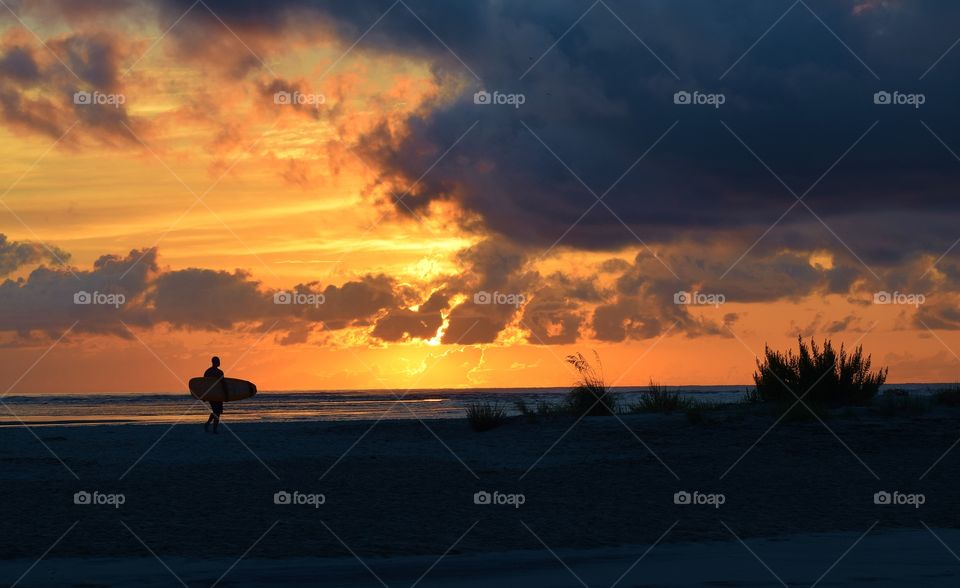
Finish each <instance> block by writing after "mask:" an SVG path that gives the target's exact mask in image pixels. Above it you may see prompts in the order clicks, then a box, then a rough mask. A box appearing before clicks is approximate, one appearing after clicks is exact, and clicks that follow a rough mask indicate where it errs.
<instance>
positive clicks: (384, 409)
mask: <svg viewBox="0 0 960 588" xmlns="http://www.w3.org/2000/svg"><path fill="white" fill-rule="evenodd" d="M945 386H947V384H888V385H885V386H884V387H883V388H887V389H889V388H903V389H906V390H908V391H909V392H910V393H911V394H918V395H924V394H929V393H930V392H932V391H933V390H935V389H937V388H942V387H945ZM748 388H749V386H747V385H742V386H678V387H671V388H670V390H676V391H678V392H680V393H681V395H683V396H686V397H689V398H694V399H697V400H702V401H705V402H714V403H731V402H737V401H739V400H741V399H742V398H743V396H744V393H745V391H746V390H747V389H748ZM644 390H645V388H643V387H623V388H614V391H615V392H617V394H618V395H619V396H620V398H621V399H622V401H623V402H625V403H627V404H630V403H632V402H635V401H636V399H637V398H638V397H639V396H640V395H641V394H643V391H644ZM881 390H882V389H881ZM568 391H569V388H500V389H446V390H411V391H405V390H396V391H384V390H367V391H364V390H359V391H358V390H349V391H336V390H335V391H303V392H269V391H261V392H259V393H258V394H257V395H256V396H254V397H253V398H250V399H247V400H242V401H239V402H229V403H227V404H226V405H225V410H224V416H223V418H224V420H225V421H228V422H238V421H240V422H260V421H274V422H275V421H310V420H322V421H350V420H377V419H414V418H419V419H451V418H463V417H464V413H465V410H466V408H467V407H468V406H469V405H470V404H472V403H474V402H478V401H479V402H486V401H489V402H496V403H500V404H501V405H502V406H503V407H504V408H505V409H506V411H507V413H508V414H519V411H518V409H517V407H516V405H517V403H518V402H520V401H522V402H525V403H526V404H527V405H528V406H530V407H531V408H533V407H535V406H536V405H537V404H538V403H541V402H542V403H546V404H548V405H557V404H559V403H560V402H562V401H563V400H564V397H565V394H566V393H567V392H568ZM0 404H2V405H3V406H4V407H5V408H6V410H4V411H2V413H3V414H0V427H11V426H22V425H23V424H27V425H30V426H43V425H100V424H123V423H127V424H163V423H170V424H173V423H178V422H184V423H189V422H203V421H204V420H205V419H206V416H207V415H206V404H204V403H202V402H200V401H198V400H196V399H194V398H193V397H192V396H190V395H189V394H187V393H180V394H174V393H170V394H153V393H130V394H31V395H20V396H6V397H2V398H0Z"/></svg>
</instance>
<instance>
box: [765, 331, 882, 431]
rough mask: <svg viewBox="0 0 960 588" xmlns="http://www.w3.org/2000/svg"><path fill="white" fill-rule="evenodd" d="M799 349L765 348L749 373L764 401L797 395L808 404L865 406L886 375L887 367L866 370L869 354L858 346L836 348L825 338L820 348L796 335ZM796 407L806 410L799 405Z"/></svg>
mask: <svg viewBox="0 0 960 588" xmlns="http://www.w3.org/2000/svg"><path fill="white" fill-rule="evenodd" d="M797 339H798V343H799V351H798V353H796V354H794V352H793V351H792V350H791V351H788V352H787V353H781V352H779V351H775V350H773V349H770V348H769V347H766V348H765V350H764V358H763V359H762V360H757V371H756V373H754V375H753V380H754V382H755V383H756V386H757V387H756V394H757V395H758V396H759V397H760V398H761V399H762V400H763V401H764V402H776V403H780V404H787V405H790V404H793V403H794V402H795V401H796V400H797V398H798V397H801V398H803V399H804V402H805V403H806V404H808V405H811V406H812V405H816V406H825V407H837V406H850V405H859V406H862V405H867V404H869V403H870V402H871V400H872V399H873V397H874V396H876V394H877V390H878V389H879V388H880V386H881V385H882V384H883V382H884V381H885V380H886V378H887V370H886V369H885V368H881V369H879V370H877V371H875V372H871V371H870V366H871V363H870V356H869V355H867V356H864V355H863V348H862V346H858V347H857V348H856V349H854V351H853V352H852V353H848V352H847V350H846V349H845V348H844V346H843V345H841V346H840V350H839V351H837V350H836V349H835V348H834V347H833V344H832V343H831V342H830V340H829V339H827V340H825V341H824V343H823V347H820V346H818V345H817V343H816V342H815V341H813V340H812V339H811V341H810V344H809V345H808V344H807V343H806V342H805V341H804V340H803V337H798V338H797ZM796 408H798V409H800V410H802V411H803V412H808V411H806V410H805V409H803V407H802V406H801V405H798V406H797V407H796Z"/></svg>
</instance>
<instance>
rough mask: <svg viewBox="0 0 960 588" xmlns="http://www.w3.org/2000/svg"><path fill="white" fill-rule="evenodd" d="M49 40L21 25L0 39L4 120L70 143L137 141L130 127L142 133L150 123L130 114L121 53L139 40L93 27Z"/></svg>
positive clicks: (1, 114) (1, 113) (0, 93)
mask: <svg viewBox="0 0 960 588" xmlns="http://www.w3.org/2000/svg"><path fill="white" fill-rule="evenodd" d="M44 44H45V46H44V45H42V44H41V43H40V42H39V41H38V40H37V39H36V38H34V37H33V36H32V35H31V34H29V33H27V32H25V31H23V30H21V29H17V28H15V29H12V30H9V31H7V33H6V34H5V36H4V38H3V39H2V41H0V118H2V120H3V122H4V123H6V124H7V125H9V126H10V127H12V128H15V129H20V130H24V131H28V132H36V133H40V134H43V135H46V136H47V137H50V138H53V139H61V138H62V141H63V144H64V145H68V146H76V145H80V144H94V145H101V146H109V147H119V146H130V145H132V144H135V143H136V139H135V138H134V136H133V135H131V134H130V131H129V130H128V127H129V128H131V129H134V130H135V132H138V134H139V133H140V132H145V129H144V128H143V124H142V121H139V120H134V119H132V118H131V117H129V116H128V113H127V105H126V101H127V96H126V94H125V93H124V92H125V89H124V87H123V84H122V83H121V74H120V71H119V68H120V61H121V58H122V56H124V55H131V54H132V53H134V51H133V49H134V47H136V43H129V42H126V41H125V40H124V38H123V37H121V36H120V35H118V34H113V33H108V32H92V33H71V34H64V35H61V36H58V37H52V38H48V39H46V40H45V41H44ZM78 93H81V94H78ZM78 96H80V98H78ZM68 130H69V131H70V134H69V135H67V136H64V135H65V134H66V133H67V131H68Z"/></svg>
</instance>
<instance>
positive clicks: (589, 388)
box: [567, 351, 617, 416]
mask: <svg viewBox="0 0 960 588" xmlns="http://www.w3.org/2000/svg"><path fill="white" fill-rule="evenodd" d="M593 356H594V358H595V359H596V361H597V367H593V365H591V364H590V362H589V361H587V358H585V357H584V356H583V354H582V353H576V354H574V355H568V356H567V363H569V364H570V365H572V366H573V367H574V369H576V370H577V383H576V385H575V386H574V388H573V390H571V391H570V393H569V394H568V395H567V406H568V408H569V409H570V411H571V412H572V413H574V414H575V415H577V416H580V415H584V414H586V415H587V416H612V415H614V414H616V412H617V398H616V396H614V395H613V393H612V392H611V391H610V389H609V388H608V387H607V383H606V382H604V380H603V365H602V364H601V363H600V356H599V355H598V354H597V352H596V351H594V352H593Z"/></svg>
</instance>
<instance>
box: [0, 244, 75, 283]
mask: <svg viewBox="0 0 960 588" xmlns="http://www.w3.org/2000/svg"><path fill="white" fill-rule="evenodd" d="M69 259H70V254H69V253H67V252H66V251H63V250H61V249H58V248H55V247H52V248H50V249H48V248H47V247H46V246H44V245H43V244H41V243H33V242H23V241H10V240H8V239H7V236H6V235H4V234H3V233H0V277H2V276H6V275H9V274H12V273H13V272H15V271H17V270H18V269H20V268H22V267H24V266H28V265H33V264H39V263H45V262H46V263H52V264H60V263H64V262H66V261H68V260H69Z"/></svg>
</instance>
